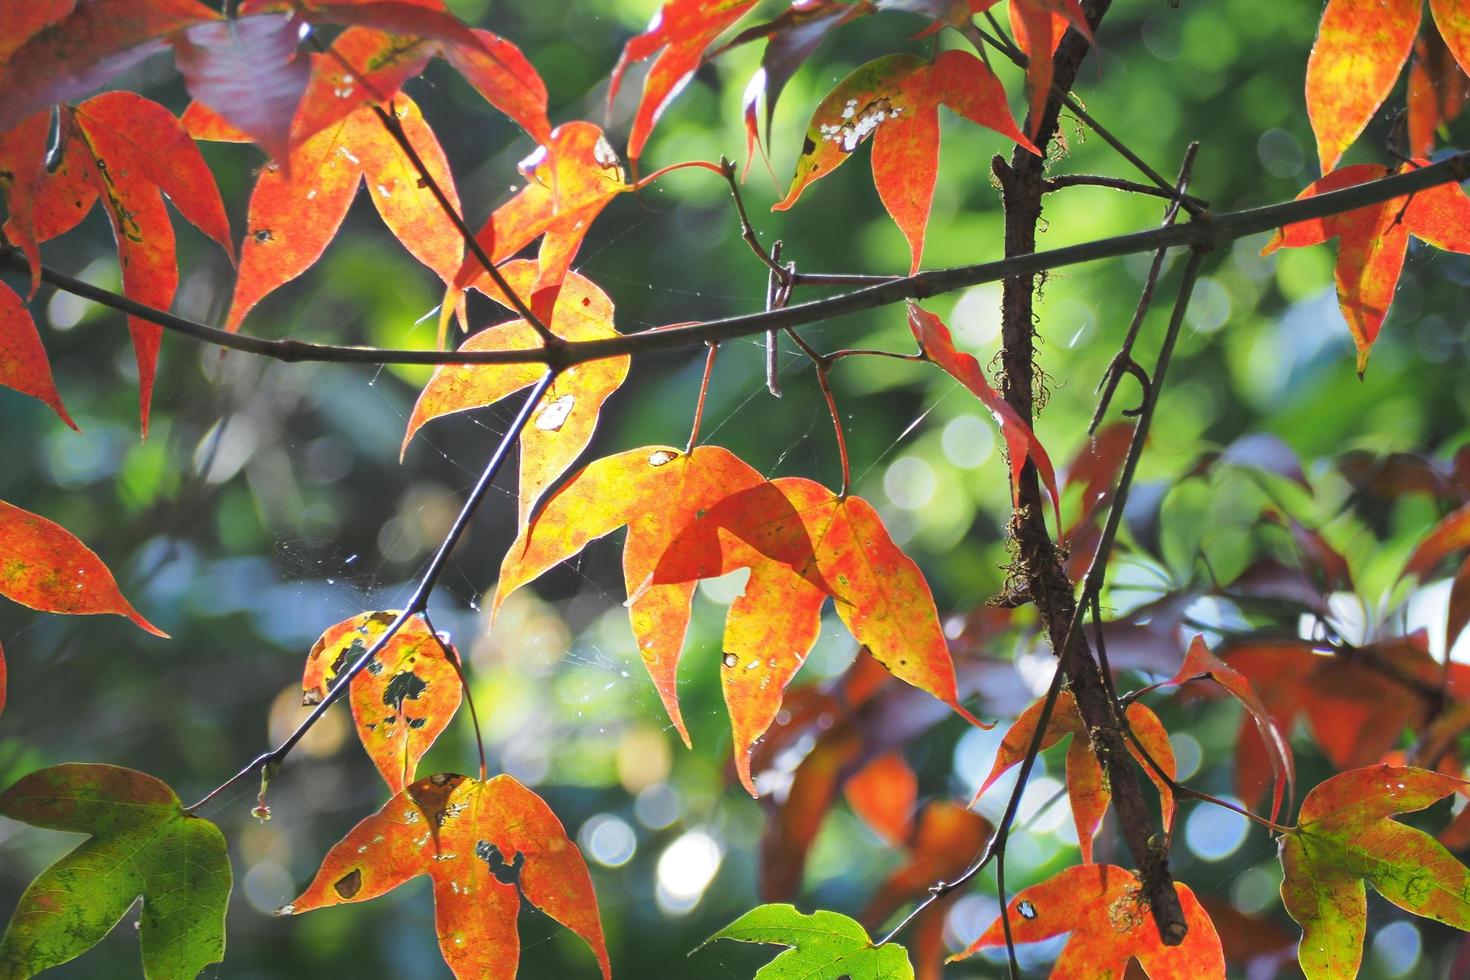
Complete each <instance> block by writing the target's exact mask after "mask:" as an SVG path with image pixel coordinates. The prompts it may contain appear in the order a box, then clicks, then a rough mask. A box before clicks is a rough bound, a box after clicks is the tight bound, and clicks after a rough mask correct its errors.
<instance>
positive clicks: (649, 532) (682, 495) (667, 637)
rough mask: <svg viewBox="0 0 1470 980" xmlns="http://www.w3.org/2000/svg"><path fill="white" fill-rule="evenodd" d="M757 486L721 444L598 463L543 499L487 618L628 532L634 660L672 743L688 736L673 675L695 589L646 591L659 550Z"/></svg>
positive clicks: (509, 558)
mask: <svg viewBox="0 0 1470 980" xmlns="http://www.w3.org/2000/svg"><path fill="white" fill-rule="evenodd" d="M759 483H761V477H760V474H759V473H757V472H756V471H755V470H753V469H751V468H750V467H749V466H747V465H746V464H745V463H743V462H741V461H740V460H739V459H738V458H736V457H735V456H734V455H732V454H731V453H730V452H729V451H728V450H725V449H721V448H719V447H718V446H699V447H696V448H695V450H694V452H692V453H688V454H686V453H683V452H681V451H680V450H677V449H673V448H670V447H666V446H645V447H644V448H642V449H633V450H629V451H628V452H624V453H619V454H618V455H616V456H608V457H605V458H603V459H599V460H595V461H594V462H592V463H591V464H589V465H588V466H587V467H586V468H584V469H583V470H581V471H580V472H578V473H577V474H575V475H574V476H572V477H571V479H569V480H567V481H566V482H565V483H564V484H562V486H561V488H560V489H558V490H557V491H556V492H555V493H554V494H552V495H551V496H550V497H549V498H547V500H546V503H545V505H544V506H543V507H542V508H541V510H540V512H539V513H537V514H536V515H535V516H534V517H532V519H531V521H530V522H529V523H528V524H527V525H526V526H525V527H524V528H522V529H521V532H520V535H519V536H518V537H517V538H516V540H515V542H514V543H513V544H512V545H511V547H510V550H509V551H508V552H507V553H506V556H505V560H504V561H503V562H502V563H501V566H500V581H499V583H497V585H496V587H495V598H494V601H493V603H492V605H491V615H492V617H493V616H494V615H495V613H496V612H498V611H499V609H500V604H501V603H502V602H504V601H505V598H506V596H508V595H510V594H511V593H512V592H514V591H515V590H516V589H518V588H520V587H521V586H523V585H525V584H526V583H527V582H530V581H531V580H532V579H535V578H538V577H539V576H540V575H541V574H542V573H544V572H546V571H547V570H548V569H550V568H552V567H553V566H555V565H557V564H558V563H560V562H563V561H565V560H567V559H568V558H571V557H572V556H573V555H575V554H577V553H578V552H580V551H581V550H582V548H583V547H585V546H586V544H587V543H588V542H589V541H591V540H593V539H594V538H600V537H602V536H603V535H605V534H608V533H610V532H612V531H615V530H617V529H618V528H620V527H622V526H624V525H627V527H628V537H627V541H626V542H625V544H624V545H623V578H624V581H625V583H626V586H627V590H628V596H629V599H630V601H629V603H628V616H629V619H630V620H631V621H632V625H633V635H634V636H635V637H636V638H637V641H638V652H639V653H640V654H642V656H643V665H644V667H646V668H647V669H648V674H649V677H651V678H652V679H653V686H654V688H655V689H656V690H657V691H658V695H659V698H660V699H661V700H662V701H663V704H664V708H665V710H667V711H668V713H669V718H670V720H671V721H673V723H674V727H675V728H676V729H677V730H678V732H679V735H680V736H681V737H682V738H683V739H684V742H685V744H686V745H687V744H689V732H688V730H687V729H686V728H685V727H684V719H683V716H682V715H681V714H680V711H679V696H678V690H677V684H676V681H677V676H678V669H679V656H680V654H681V653H682V652H683V649H684V634H685V632H686V631H687V630H688V627H689V608H690V603H691V601H692V600H693V597H694V583H693V582H692V581H688V582H682V583H678V584H670V585H657V586H654V587H651V588H645V587H644V583H645V582H646V581H647V580H648V578H649V576H650V575H651V574H652V573H653V570H654V567H655V565H656V564H657V562H658V559H659V556H660V555H661V554H663V551H664V547H665V545H666V544H667V542H669V541H670V540H672V539H673V538H674V537H676V536H677V535H678V533H679V532H680V531H681V530H683V529H684V528H685V527H687V526H688V525H689V524H690V523H691V522H692V521H694V519H695V515H696V514H697V513H699V512H701V511H706V510H708V509H709V508H711V507H713V506H714V505H715V504H716V503H717V502H718V501H719V500H720V499H721V498H723V497H725V496H726V495H727V494H729V493H732V492H734V491H736V490H739V489H740V488H742V487H750V486H755V485H757V484H759Z"/></svg>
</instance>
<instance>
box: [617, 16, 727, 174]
mask: <svg viewBox="0 0 1470 980" xmlns="http://www.w3.org/2000/svg"><path fill="white" fill-rule="evenodd" d="M754 6H755V0H668V2H667V3H665V4H664V5H663V6H662V7H660V8H659V10H658V12H657V13H655V14H654V15H653V20H651V21H649V24H648V30H646V31H644V32H643V33H642V34H639V35H638V36H637V37H635V38H633V39H632V40H630V41H629V42H628V43H627V44H626V45H625V46H624V47H623V53H622V55H620V56H619V57H618V63H617V64H616V65H614V66H613V70H612V77H611V78H610V79H609V81H608V86H607V104H608V107H609V109H610V108H611V107H612V103H613V100H614V99H616V98H617V96H618V90H619V89H620V88H621V87H622V84H623V73H624V72H626V71H627V70H628V66H629V65H633V64H636V63H637V62H640V61H644V60H646V59H648V58H652V57H653V56H654V55H658V59H657V60H656V61H655V62H654V63H653V67H652V68H650V69H649V70H648V77H647V78H646V79H645V80H644V82H643V97H642V98H641V99H640V100H639V102H638V112H637V114H636V115H634V117H633V129H632V131H631V132H630V133H629V134H628V159H630V160H632V161H633V163H634V165H635V166H636V164H637V162H638V158H639V157H640V156H642V155H643V147H644V144H646V143H647V142H648V137H649V134H651V133H652V132H653V127H654V125H655V124H656V123H657V122H658V117H659V116H661V115H663V112H664V110H665V109H667V108H668V107H669V103H670V102H672V101H673V100H674V96H676V95H678V94H679V92H680V91H681V90H682V89H683V88H684V86H685V85H687V84H688V83H689V80H690V79H691V78H693V77H694V71H695V69H697V68H698V67H699V64H700V61H701V59H702V58H703V57H704V52H705V49H706V48H708V47H709V46H710V45H711V44H712V43H714V40H715V38H717V37H719V36H720V34H721V33H722V32H723V31H724V30H725V28H727V27H729V26H730V25H731V24H734V23H735V22H736V21H737V20H739V19H740V18H741V17H744V16H745V13H746V11H748V10H750V8H751V7H754Z"/></svg>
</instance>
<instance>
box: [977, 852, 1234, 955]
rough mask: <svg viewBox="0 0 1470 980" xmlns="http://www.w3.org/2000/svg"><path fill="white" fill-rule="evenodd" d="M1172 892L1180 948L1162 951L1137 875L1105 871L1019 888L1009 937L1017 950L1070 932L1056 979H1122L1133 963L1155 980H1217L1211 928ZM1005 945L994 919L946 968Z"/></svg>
mask: <svg viewBox="0 0 1470 980" xmlns="http://www.w3.org/2000/svg"><path fill="white" fill-rule="evenodd" d="M1174 888H1175V890H1176V891H1177V892H1178V893H1179V904H1180V905H1181V906H1182V907H1183V909H1184V922H1185V925H1187V926H1188V928H1189V933H1188V934H1187V935H1186V936H1185V937H1184V942H1182V943H1180V944H1179V945H1178V946H1165V945H1164V944H1163V942H1162V941H1161V940H1160V938H1159V930H1158V926H1156V925H1154V921H1153V919H1152V917H1150V915H1149V911H1148V900H1147V899H1146V898H1145V897H1144V896H1143V892H1142V889H1141V888H1140V887H1139V883H1138V878H1137V876H1136V875H1134V873H1133V872H1131V871H1129V870H1128V869H1126V868H1119V867H1116V866H1113V865H1108V864H1084V865H1081V866H1079V867H1075V868H1067V869H1066V870H1064V871H1061V872H1059V873H1057V874H1056V875H1053V876H1052V877H1051V878H1049V879H1047V880H1046V881H1044V882H1042V883H1041V884H1039V885H1032V886H1031V887H1030V888H1025V889H1022V890H1021V891H1020V892H1019V893H1017V895H1016V897H1015V898H1013V899H1011V904H1010V906H1009V912H1010V922H1011V933H1012V935H1013V936H1014V939H1015V941H1016V942H1018V943H1032V942H1039V941H1040V940H1043V939H1050V938H1052V937H1053V936H1060V935H1062V934H1063V933H1071V936H1070V937H1068V939H1067V942H1066V945H1065V946H1064V947H1063V948H1062V953H1061V955H1060V956H1059V957H1057V961H1056V965H1055V966H1053V967H1052V976H1055V977H1073V976H1076V977H1121V976H1122V975H1123V971H1124V970H1125V969H1126V968H1127V966H1128V960H1129V958H1130V957H1131V958H1135V959H1137V960H1138V962H1139V963H1140V964H1141V965H1142V966H1143V969H1144V970H1145V971H1146V972H1147V973H1148V975H1149V976H1150V977H1151V978H1153V980H1204V978H1208V977H1219V978H1222V980H1223V978H1224V976H1225V953H1224V951H1223V950H1222V949H1221V946H1220V937H1219V935H1218V934H1217V933H1216V932H1215V926H1214V923H1212V922H1211V921H1210V917H1209V915H1208V914H1207V913H1206V912H1205V910H1204V908H1203V907H1202V906H1201V905H1200V903H1199V899H1197V898H1195V895H1194V892H1193V891H1191V890H1190V888H1189V886H1188V885H1183V884H1178V883H1176V884H1175V885H1174ZM1005 942H1006V940H1005V936H1004V934H1003V932H1002V929H1001V922H1000V919H999V917H997V918H996V921H995V922H993V923H991V925H990V928H988V929H986V930H985V933H984V934H983V935H981V937H980V938H979V939H977V940H975V942H974V943H972V944H971V945H970V947H969V948H968V949H966V950H965V951H964V952H963V953H960V954H959V955H957V956H951V957H950V961H951V962H953V961H954V960H962V959H966V958H968V957H970V956H973V955H975V954H976V953H978V952H979V951H980V950H982V949H987V948H989V947H992V946H1004V945H1005Z"/></svg>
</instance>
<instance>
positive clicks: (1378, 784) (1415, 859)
mask: <svg viewBox="0 0 1470 980" xmlns="http://www.w3.org/2000/svg"><path fill="white" fill-rule="evenodd" d="M1464 785H1465V781H1464V780H1462V779H1456V778H1455V777H1453V776H1446V775H1444V774H1442V773H1437V772H1430V771H1428V770H1425V769H1415V768H1413V767H1410V766H1386V765H1385V766H1370V767H1368V768H1366V769H1355V770H1353V771H1352V772H1345V773H1342V774H1340V775H1337V776H1333V777H1332V778H1331V779H1328V780H1326V781H1325V782H1323V783H1321V784H1320V785H1318V786H1317V787H1315V788H1314V789H1313V790H1312V791H1311V792H1310V793H1308V794H1307V797H1306V799H1305V800H1303V801H1302V809H1301V813H1300V814H1298V816H1297V826H1296V827H1295V828H1294V829H1293V830H1291V831H1289V832H1288V833H1286V834H1284V835H1283V836H1282V838H1281V867H1282V870H1283V871H1284V872H1285V878H1284V879H1283V880H1282V882H1281V899H1282V901H1283V902H1284V903H1285V905H1286V911H1287V913H1288V914H1290V915H1291V917H1292V918H1293V919H1295V920H1296V922H1297V924H1298V925H1300V926H1301V927H1302V941H1301V945H1300V946H1298V947H1297V958H1298V961H1299V962H1300V963H1301V967H1302V972H1303V973H1305V974H1306V975H1307V978H1308V980H1318V978H1326V977H1353V976H1356V975H1357V972H1358V967H1359V965H1360V964H1361V963H1362V959H1363V937H1364V935H1365V933H1366V932H1367V925H1368V897H1367V894H1366V892H1365V890H1364V887H1363V884H1364V882H1367V883H1368V884H1371V885H1372V886H1373V890H1374V891H1376V892H1378V894H1380V895H1382V896H1383V897H1384V898H1386V899H1388V900H1389V901H1390V902H1392V903H1393V904H1395V905H1397V906H1398V907H1399V908H1401V909H1403V910H1405V911H1407V912H1412V913H1414V914H1415V915H1421V916H1424V917H1425V918H1428V919H1434V920H1436V921H1438V922H1443V923H1445V924H1447V925H1450V926H1453V927H1455V928H1456V929H1462V930H1470V868H1466V867H1465V866H1464V865H1463V864H1461V863H1460V862H1459V861H1457V860H1455V858H1454V857H1453V856H1452V855H1451V854H1450V852H1449V851H1447V850H1445V849H1444V846H1443V845H1442V844H1440V843H1439V842H1438V841H1436V840H1435V839H1434V838H1433V837H1431V836H1429V835H1428V834H1426V833H1424V832H1423V831H1422V830H1416V829H1414V828H1413V827H1407V826H1405V825H1404V824H1401V823H1399V822H1398V821H1396V820H1390V819H1388V818H1389V817H1390V816H1392V815H1393V814H1395V813H1409V812H1411V811H1414V810H1422V809H1424V808H1425V807H1427V806H1429V805H1430V804H1432V803H1434V802H1435V801H1436V800H1440V799H1443V798H1444V797H1446V796H1448V795H1450V794H1451V793H1453V792H1455V791H1456V790H1458V789H1460V788H1462V787H1463V786H1464Z"/></svg>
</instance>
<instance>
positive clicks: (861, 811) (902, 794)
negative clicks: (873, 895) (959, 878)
mask: <svg viewBox="0 0 1470 980" xmlns="http://www.w3.org/2000/svg"><path fill="white" fill-rule="evenodd" d="M843 793H844V795H846V797H847V804H848V806H850V807H852V812H853V813H856V814H857V815H858V816H859V817H861V818H862V820H863V823H865V824H867V825H868V826H869V827H871V828H872V829H873V831H874V833H876V834H877V835H878V836H879V837H882V838H883V839H884V840H886V841H888V843H890V844H892V845H893V846H895V847H902V846H903V845H904V842H905V841H907V840H908V839H909V833H910V832H911V831H912V830H913V821H914V802H915V801H916V800H917V799H918V796H919V778H918V777H917V776H915V775H914V771H913V769H911V768H909V764H908V762H906V761H905V760H904V757H903V753H902V752H898V751H893V752H889V753H887V754H886V755H880V756H878V758H876V759H874V760H873V761H872V762H869V763H868V764H867V765H865V766H863V767H862V768H861V769H859V770H858V771H857V772H856V773H854V774H853V776H852V778H851V779H849V780H848V781H847V785H846V786H844V787H843ZM935 880H938V879H935Z"/></svg>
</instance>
